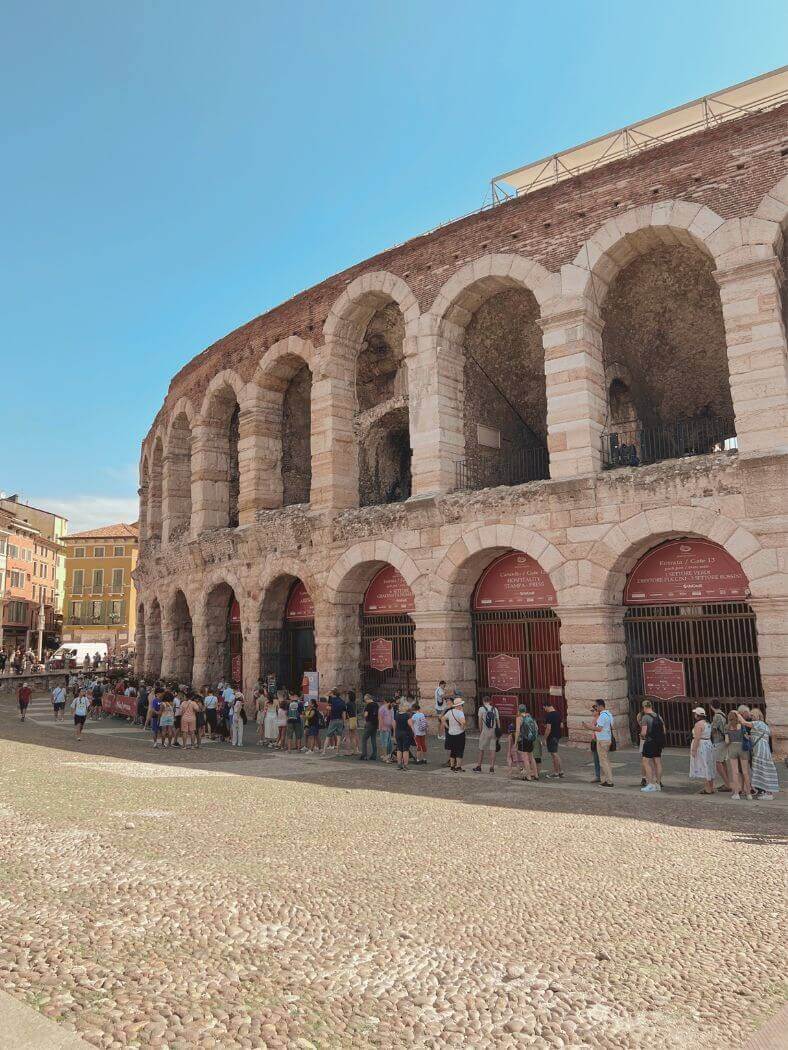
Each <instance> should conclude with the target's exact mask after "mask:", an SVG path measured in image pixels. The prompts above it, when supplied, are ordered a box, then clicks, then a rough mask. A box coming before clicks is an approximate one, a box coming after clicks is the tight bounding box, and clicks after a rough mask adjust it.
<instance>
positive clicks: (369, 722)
mask: <svg viewBox="0 0 788 1050" xmlns="http://www.w3.org/2000/svg"><path fill="white" fill-rule="evenodd" d="M379 711H380V705H379V704H378V702H377V700H375V699H374V697H372V696H370V694H369V693H367V694H366V695H365V697H364V732H363V734H362V737H361V754H360V755H359V761H360V762H366V761H367V744H369V745H371V754H370V756H369V757H370V760H371V761H372V762H377V760H378V713H379Z"/></svg>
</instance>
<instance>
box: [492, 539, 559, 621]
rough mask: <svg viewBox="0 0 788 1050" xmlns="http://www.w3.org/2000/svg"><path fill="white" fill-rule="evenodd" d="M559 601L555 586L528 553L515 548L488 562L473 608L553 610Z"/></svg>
mask: <svg viewBox="0 0 788 1050" xmlns="http://www.w3.org/2000/svg"><path fill="white" fill-rule="evenodd" d="M557 604H558V598H557V596H556V593H555V587H553V584H552V582H551V580H550V577H549V576H548V575H547V573H546V572H545V571H544V569H543V568H542V567H541V565H540V564H539V563H538V562H537V561H535V560H534V559H533V558H531V557H530V556H529V555H528V554H521V553H520V552H519V551H512V552H511V553H510V554H504V555H503V556H502V557H501V558H496V560H495V561H494V562H493V563H492V565H488V566H487V568H486V569H485V570H484V572H483V573H482V575H481V578H480V580H479V582H478V583H477V585H476V590H475V592H474V595H473V608H474V610H476V611H477V612H480V611H483V610H484V609H549V608H552V607H553V606H554V605H557Z"/></svg>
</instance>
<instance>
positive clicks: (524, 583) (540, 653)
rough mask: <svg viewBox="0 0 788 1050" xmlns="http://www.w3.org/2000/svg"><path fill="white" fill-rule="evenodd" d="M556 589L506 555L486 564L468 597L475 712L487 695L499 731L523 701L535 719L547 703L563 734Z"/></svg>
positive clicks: (532, 566) (530, 565) (531, 564)
mask: <svg viewBox="0 0 788 1050" xmlns="http://www.w3.org/2000/svg"><path fill="white" fill-rule="evenodd" d="M557 604H558V599H557V597H556V592H555V588H554V587H553V584H552V582H551V580H550V577H549V576H548V574H547V573H546V572H545V571H544V569H542V568H541V566H540V565H539V563H538V562H537V561H535V560H534V559H533V558H531V557H530V556H529V555H527V554H523V553H521V552H520V551H510V552H508V553H507V554H503V555H501V556H500V557H497V558H495V560H494V561H492V562H491V563H490V565H488V566H487V568H486V569H485V570H484V571H483V572H482V574H481V576H480V577H479V579H478V582H477V584H476V587H475V588H474V591H473V595H472V597H471V623H472V628H473V652H474V658H475V661H476V710H477V712H478V709H479V705H480V704H481V701H482V700H483V699H484V698H485V697H490V699H491V701H492V703H493V704H494V705H495V706H496V707H497V708H498V710H499V712H500V716H501V727H502V728H503V729H504V731H508V730H509V729H510V728H511V727H512V726H513V724H514V720H515V718H516V715H517V707H518V705H519V704H521V703H524V704H526V705H527V707H528V710H529V711H530V712H531V714H532V715H533V716H534V717H535V718H536V719H537V721H540V720H541V719H542V718H543V715H544V705H545V702H546V701H547V700H550V701H551V702H552V704H553V705H554V706H555V708H556V710H557V711H559V712H560V714H561V724H562V731H563V732H564V733H566V701H565V699H564V669H563V664H562V662H561V642H560V638H559V631H560V627H561V621H560V620H559V618H558V616H557V615H556V612H555V606H556V605H557Z"/></svg>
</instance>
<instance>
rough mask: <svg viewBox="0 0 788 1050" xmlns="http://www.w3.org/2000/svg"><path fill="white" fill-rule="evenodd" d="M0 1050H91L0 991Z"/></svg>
mask: <svg viewBox="0 0 788 1050" xmlns="http://www.w3.org/2000/svg"><path fill="white" fill-rule="evenodd" d="M0 1050H93V1048H92V1047H91V1045H90V1043H86V1042H85V1041H84V1039H80V1037H79V1036H78V1035H77V1034H76V1033H75V1032H70V1031H68V1029H66V1028H61V1027H60V1025H58V1024H56V1023H55V1022H54V1021H50V1020H49V1019H48V1018H46V1017H43V1016H42V1015H41V1014H39V1013H37V1012H36V1011H35V1010H34V1009H33V1008H32V1007H30V1006H25V1004H24V1003H20V1002H19V1001H18V1000H16V999H13V998H12V997H11V996H10V995H8V994H7V993H6V992H3V991H0Z"/></svg>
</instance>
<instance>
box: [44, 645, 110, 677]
mask: <svg viewBox="0 0 788 1050" xmlns="http://www.w3.org/2000/svg"><path fill="white" fill-rule="evenodd" d="M96 653H98V654H99V658H100V660H101V663H102V664H104V666H105V667H106V664H107V655H108V649H107V643H106V642H66V643H65V644H64V645H61V646H60V648H59V649H58V650H57V652H56V653H55V654H54V655H53V656H52V659H51V660H50V663H49V666H50V667H51V668H53V669H59V668H61V667H63V668H66V669H67V668H74V667H75V668H76V669H77V670H81V669H82V667H83V665H84V663H85V657H86V656H89V657H90V664H91V667H92V666H93V657H94V656H95V655H96Z"/></svg>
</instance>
